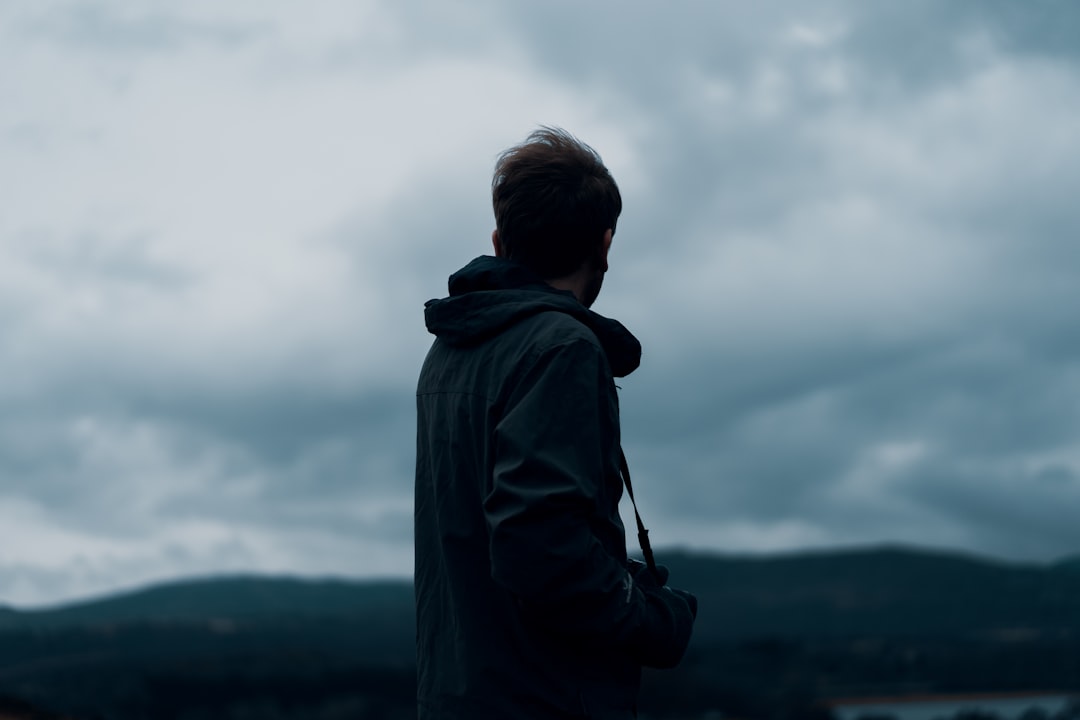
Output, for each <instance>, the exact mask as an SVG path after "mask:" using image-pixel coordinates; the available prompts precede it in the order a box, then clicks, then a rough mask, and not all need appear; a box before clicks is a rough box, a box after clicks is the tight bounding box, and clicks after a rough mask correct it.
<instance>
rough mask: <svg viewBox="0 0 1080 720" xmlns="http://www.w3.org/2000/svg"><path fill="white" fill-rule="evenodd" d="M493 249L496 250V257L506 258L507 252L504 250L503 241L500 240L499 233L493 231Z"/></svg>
mask: <svg viewBox="0 0 1080 720" xmlns="http://www.w3.org/2000/svg"><path fill="white" fill-rule="evenodd" d="M491 247H492V248H494V249H495V257H500V258H501V257H505V251H504V250H503V244H502V241H501V240H499V231H498V230H497V229H496V230H492V231H491Z"/></svg>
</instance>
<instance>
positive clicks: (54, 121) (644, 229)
mask: <svg viewBox="0 0 1080 720" xmlns="http://www.w3.org/2000/svg"><path fill="white" fill-rule="evenodd" d="M1078 38H1080V5H1078V4H1076V3H1071V2H1067V1H1066V0H1062V1H1060V2H1051V1H1049V0H1043V1H1040V2H1022V1H1021V0H1013V1H1011V2H1000V1H997V0H983V1H981V2H975V1H974V0H971V1H965V0H956V1H955V2H948V3H944V2H938V3H933V2H918V1H916V0H908V1H907V2H904V3H866V2H857V1H852V2H831V1H829V2H815V3H806V2H802V0H791V1H790V2H755V3H749V2H739V3H736V2H698V3H689V2H670V3H645V2H641V3H626V2H617V1H615V0H612V1H609V2H589V3H580V2H569V1H558V2H550V1H549V2H545V3H525V2H520V3H518V2H503V1H501V0H500V1H496V0H486V1H485V0H479V1H475V2H446V1H445V0H428V1H427V2H396V1H395V0H376V1H372V2H356V1H354V0H342V1H340V2H334V1H331V0H320V1H319V2H311V3H296V2H285V1H284V0H274V1H270V0H262V1H260V2H221V1H220V0H205V1H202V2H198V1H192V2H184V3H169V4H161V3H145V2H137V1H135V0H131V1H124V0H107V1H101V2H51V1H50V2H46V1H44V0H40V1H35V2H33V3H29V2H21V3H20V2H3V1H2V0H0V194H2V197H3V199H4V200H3V205H2V207H3V209H2V211H0V604H2V603H9V604H14V605H19V606H32V605H40V604H47V603H56V602H61V601H65V600H70V599H73V598H79V597H85V596H88V595H94V594H100V593H104V592H111V591H114V590H118V589H126V588H131V587H137V586H140V585H143V584H146V583H149V582H154V581H159V580H163V579H169V578H174V577H181V576H191V575H204V574H210V573H222V572H237V571H239V572H258V573H264V572H265V573H299V574H304V575H315V576H322V575H336V576H350V577H361V576H371V575H407V574H408V573H410V572H411V567H412V548H411V537H412V525H411V518H412V463H413V442H414V412H415V409H414V408H415V405H414V400H413V392H414V388H415V381H416V374H417V371H418V369H419V366H420V363H421V362H422V360H423V355H424V353H425V351H426V349H427V346H428V344H429V342H430V336H429V335H427V333H426V331H425V330H424V326H423V314H422V310H423V302H424V301H425V300H427V299H429V298H432V297H437V296H441V295H444V294H445V289H446V277H447V276H448V275H449V274H450V273H451V272H453V271H454V270H456V269H457V268H458V267H460V266H461V265H464V264H465V263H466V262H467V261H468V260H470V259H471V258H473V257H475V256H476V255H480V254H484V253H488V252H490V244H489V242H490V240H489V237H490V232H491V230H492V227H493V219H492V215H491V208H490V195H489V186H490V185H489V184H490V174H491V170H492V166H493V163H494V160H495V157H496V156H497V155H498V153H499V152H500V151H501V150H502V149H504V148H505V147H507V146H508V145H511V144H513V143H515V142H517V141H519V140H521V139H522V138H524V136H525V135H526V134H528V133H529V132H530V131H531V130H533V129H534V128H535V127H536V126H537V125H539V124H550V125H558V126H562V127H565V128H566V129H568V130H570V131H571V132H573V133H574V134H576V135H578V136H579V137H580V138H582V139H583V140H585V141H586V142H588V143H590V144H591V145H593V146H594V147H595V148H596V149H597V150H598V151H599V152H600V154H601V155H602V156H603V158H604V160H605V162H606V163H607V164H608V166H609V168H610V169H611V171H612V173H613V174H614V176H615V178H616V180H617V181H618V183H619V185H620V187H621V189H622V193H623V199H624V207H625V210H624V213H623V216H622V218H621V220H620V222H619V228H618V233H617V234H616V236H615V243H614V246H613V248H612V256H611V272H610V273H609V275H608V278H607V282H606V284H605V290H604V293H603V294H602V295H601V297H600V300H599V301H598V303H597V305H596V306H595V309H596V310H598V311H599V312H601V313H604V314H607V315H610V316H612V317H616V318H618V319H619V320H621V321H622V322H623V323H624V324H626V325H627V326H628V327H629V328H630V329H631V330H632V331H633V332H634V333H635V334H636V335H637V336H638V337H639V338H640V339H641V341H642V343H643V345H644V356H643V362H642V366H641V369H640V370H639V371H638V372H637V373H635V374H634V375H632V376H630V377H629V378H626V379H625V381H620V385H621V386H622V388H623V390H622V410H623V423H624V429H623V434H624V440H625V446H626V451H627V454H628V456H629V459H630V463H631V466H632V467H633V469H634V472H635V485H636V486H639V488H635V489H637V490H638V493H639V503H640V505H641V510H642V512H643V514H644V515H645V518H646V522H647V523H648V524H649V525H651V527H652V538H653V540H654V543H656V544H657V545H658V546H662V547H673V546H687V547H695V548H706V549H712V550H716V551H723V552H740V553H741V552H764V551H770V552H771V551H789V550H800V549H807V548H828V547H841V546H842V547H849V546H853V545H865V544H872V543H882V542H902V543H909V544H917V545H922V546H931V547H941V548H947V549H953V550H961V551H965V552H975V553H979V554H984V555H990V556H995V557H1000V558H1007V559H1012V560H1025V561H1041V562H1042V561H1052V560H1054V559H1057V558H1060V557H1062V556H1065V555H1069V554H1073V553H1077V552H1080V522H1078V521H1077V517H1078V514H1080V402H1078V398H1080V321H1078V318H1077V313H1078V308H1080V211H1078V207H1077V199H1076V198H1077V192H1078V188H1080V162H1078V159H1080V39H1078Z"/></svg>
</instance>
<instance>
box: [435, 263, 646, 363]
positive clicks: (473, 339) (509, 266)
mask: <svg viewBox="0 0 1080 720" xmlns="http://www.w3.org/2000/svg"><path fill="white" fill-rule="evenodd" d="M448 285H449V291H450V295H449V297H446V298H443V299H441V300H428V301H427V303H425V305H424V321H425V323H426V325H427V329H428V331H429V332H430V333H432V334H433V335H436V336H437V337H439V338H441V339H443V340H444V341H446V342H448V343H450V344H451V345H472V344H475V343H478V342H481V341H483V340H486V339H488V338H490V337H492V336H494V335H498V334H499V333H501V332H502V331H503V330H505V329H506V328H508V327H510V326H511V325H514V324H515V323H518V322H521V321H522V320H524V319H525V318H528V317H531V316H533V315H536V314H538V313H542V312H549V311H552V310H554V311H557V312H562V313H566V314H567V315H570V316H572V317H574V318H576V319H577V320H579V321H580V322H581V323H583V324H584V325H585V326H586V327H588V328H589V329H590V330H592V331H593V333H594V334H595V335H596V338H597V339H598V340H599V341H600V345H601V347H603V348H604V352H605V353H606V354H607V358H608V363H609V364H610V365H611V372H612V374H613V375H614V376H615V377H625V376H626V375H629V374H630V373H632V372H633V371H634V370H636V369H637V367H638V365H639V364H640V363H641V343H639V342H638V340H637V338H635V337H634V336H633V335H632V334H631V333H630V331H629V330H627V329H626V328H625V327H623V325H622V323H620V322H618V321H617V320H612V319H611V318H606V317H604V316H603V315H600V314H599V313H595V312H593V311H592V310H589V309H588V308H587V307H585V306H584V305H582V304H581V303H580V302H578V300H577V298H576V297H574V294H573V293H571V292H569V291H566V290H559V289H557V288H554V287H552V286H551V285H548V284H547V283H546V282H544V280H543V278H541V277H540V276H539V275H537V274H536V273H534V272H533V271H531V270H529V269H528V268H526V267H524V266H522V265H518V264H517V263H514V262H511V261H509V260H505V259H503V258H497V257H491V256H489V255H482V256H480V257H478V258H476V259H475V260H473V261H472V262H470V263H469V264H468V265H466V266H465V267H463V268H462V269H461V270H458V271H457V272H456V273H454V274H453V275H451V276H450V282H449V284H448Z"/></svg>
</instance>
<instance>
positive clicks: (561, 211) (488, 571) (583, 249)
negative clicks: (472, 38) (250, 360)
mask: <svg viewBox="0 0 1080 720" xmlns="http://www.w3.org/2000/svg"><path fill="white" fill-rule="evenodd" d="M492 199H493V204H494V209H495V222H496V228H495V231H494V233H492V238H491V239H492V244H493V246H494V250H495V257H479V258H477V259H476V260H473V261H472V262H471V263H469V264H468V265H467V266H466V267H465V268H463V269H462V270H460V271H458V272H457V273H455V274H454V275H452V276H451V277H450V283H449V290H450V296H449V297H448V298H445V299H443V300H432V301H429V302H428V303H427V306H426V310H425V319H426V322H427V327H428V330H429V331H430V332H432V333H433V334H434V335H435V336H436V339H435V341H434V344H433V345H432V347H431V350H430V352H429V353H428V356H427V358H426V360H425V361H424V366H423V369H422V370H421V373H420V380H419V384H418V387H417V400H416V402H417V416H418V417H417V448H416V507H415V522H416V525H415V541H416V567H415V581H416V610H417V663H418V667H417V669H418V694H417V700H418V708H419V717H420V718H421V720H434V719H437V720H445V719H455V720H457V719H459V718H469V719H470V720H471V719H474V718H537V719H539V718H576V717H580V718H584V717H588V718H621V719H623V718H631V717H634V716H635V715H636V699H637V693H638V686H639V684H640V673H641V667H642V666H643V665H645V666H655V667H672V666H674V665H676V664H677V663H678V662H679V660H680V659H681V657H682V655H683V653H684V652H685V650H686V646H687V643H688V642H689V640H690V633H691V629H692V626H693V621H694V616H695V614H696V600H695V599H694V598H693V596H691V595H690V594H689V593H686V592H683V591H679V590H673V589H671V588H669V587H666V586H665V585H664V583H665V581H666V573H665V572H664V571H663V570H662V569H660V571H659V572H653V571H652V569H644V566H643V565H642V564H641V563H637V562H635V561H630V560H628V559H627V555H626V540H625V534H624V530H623V525H622V522H621V520H620V519H619V514H618V503H619V499H620V498H621V496H622V488H623V480H622V477H621V475H620V470H619V468H620V458H621V450H620V446H619V414H618V398H617V396H616V389H615V384H614V380H613V378H614V377H622V376H624V375H627V374H629V373H630V372H632V371H633V370H634V369H636V368H637V366H638V363H639V360H640V355H641V346H640V345H639V344H638V341H637V339H636V338H634V336H633V335H631V334H630V333H629V332H628V331H627V330H626V328H624V327H623V326H622V325H621V324H619V323H618V322H616V321H614V320H610V319H608V318H605V317H602V316H600V315H598V314H597V313H595V312H593V311H591V310H589V309H588V308H589V306H591V305H592V303H593V301H594V300H595V299H596V297H597V295H598V294H599V292H600V288H601V285H602V284H603V280H604V273H605V272H606V271H607V269H608V251H609V249H610V248H611V240H612V236H613V235H614V232H615V223H616V220H617V219H618V216H619V213H620V212H621V210H622V199H621V196H620V195H619V189H618V187H617V186H616V184H615V181H614V180H613V179H612V177H611V174H610V173H609V172H608V170H607V168H606V167H604V165H603V163H602V162H601V160H600V157H599V156H598V155H597V154H596V153H595V151H593V150H592V148H590V147H588V146H587V145H584V144H583V143H581V142H579V141H578V140H576V139H575V138H573V137H572V136H570V135H568V134H567V133H565V132H564V131H561V130H556V129H550V128H543V129H541V130H538V131H536V132H534V133H533V134H532V135H530V136H529V137H528V138H527V140H526V141H525V142H524V143H523V144H521V145H518V146H516V147H513V148H511V149H509V150H507V151H506V152H505V153H503V155H502V156H501V157H500V158H499V160H498V162H497V164H496V168H495V176H494V180H493V182H492Z"/></svg>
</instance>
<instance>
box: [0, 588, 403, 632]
mask: <svg viewBox="0 0 1080 720" xmlns="http://www.w3.org/2000/svg"><path fill="white" fill-rule="evenodd" d="M412 602H413V594H412V583H411V582H408V581H401V580H399V581H392V580H389V581H348V580H301V579H296V578H271V577H257V576H248V577H220V578H200V579H194V580H180V581H176V582H171V583H165V584H161V585H156V586H153V587H149V588H145V589H141V590H135V591H131V592H125V593H120V594H117V595H113V596H108V597H104V598H101V599H97V600H91V601H85V602H79V603H73V604H70V605H65V606H62V607H59V608H54V609H47V610H31V611H15V610H11V609H6V610H5V609H4V608H0V630H4V629H15V628H62V627H73V626H79V625H100V624H124V623H135V622H142V623H190V622H206V621H211V620H226V619H227V620H232V621H265V620H269V619H273V618H282V617H291V618H300V617H307V618H317V617H321V618H332V617H345V616H353V617H355V616H357V615H366V614H375V615H382V614H384V613H386V612H393V611H395V610H398V609H400V608H404V607H406V606H408V607H410V608H411V605H412Z"/></svg>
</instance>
